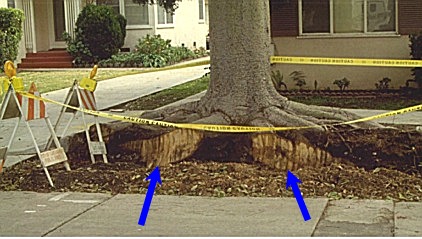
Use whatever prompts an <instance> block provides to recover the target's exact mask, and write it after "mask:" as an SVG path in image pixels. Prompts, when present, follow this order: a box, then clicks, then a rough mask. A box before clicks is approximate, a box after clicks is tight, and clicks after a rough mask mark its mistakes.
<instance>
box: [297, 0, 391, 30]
mask: <svg viewBox="0 0 422 239" xmlns="http://www.w3.org/2000/svg"><path fill="white" fill-rule="evenodd" d="M302 1H303V0H298V14H299V19H298V20H299V22H298V23H299V26H298V27H299V37H379V36H399V32H398V26H399V21H398V17H399V16H398V15H399V14H398V12H399V11H398V8H399V6H398V5H399V4H398V0H393V1H394V5H395V6H394V8H395V9H394V10H395V11H394V14H395V19H394V20H395V22H394V28H395V29H394V30H393V31H382V32H381V31H379V32H368V0H363V13H364V14H363V23H364V24H363V32H350V33H335V32H334V0H325V1H329V13H330V22H329V24H330V26H329V29H330V31H329V32H321V33H304V32H303V11H302V10H303V3H302Z"/></svg>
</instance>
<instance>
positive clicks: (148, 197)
mask: <svg viewBox="0 0 422 239" xmlns="http://www.w3.org/2000/svg"><path fill="white" fill-rule="evenodd" d="M148 179H150V180H151V181H150V183H149V186H148V190H147V194H146V195H145V201H144V205H143V206H142V211H141V216H140V217H139V221H138V224H139V225H141V226H145V222H146V221H147V216H148V212H149V207H150V206H151V201H152V197H153V196H154V191H155V185H156V184H157V182H158V183H159V184H160V185H162V182H161V176H160V169H159V168H158V167H156V168H155V169H154V171H152V172H151V174H150V175H148V177H147V178H146V179H145V180H148Z"/></svg>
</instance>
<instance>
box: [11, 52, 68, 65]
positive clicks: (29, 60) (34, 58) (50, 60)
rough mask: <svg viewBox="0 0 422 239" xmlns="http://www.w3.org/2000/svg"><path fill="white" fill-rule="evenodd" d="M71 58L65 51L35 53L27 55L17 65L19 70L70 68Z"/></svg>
mask: <svg viewBox="0 0 422 239" xmlns="http://www.w3.org/2000/svg"><path fill="white" fill-rule="evenodd" d="M72 61H73V57H72V56H70V54H69V53H68V52H67V51H66V50H62V49H57V50H50V51H44V52H37V53H27V54H26V58H23V59H22V62H21V63H20V64H18V68H19V69H29V68H72V67H73V65H72Z"/></svg>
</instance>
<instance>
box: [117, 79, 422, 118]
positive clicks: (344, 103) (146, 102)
mask: <svg viewBox="0 0 422 239" xmlns="http://www.w3.org/2000/svg"><path fill="white" fill-rule="evenodd" d="M209 80H210V79H209V77H202V78H200V79H197V80H194V81H191V82H187V83H184V84H182V85H178V86H175V87H172V88H170V89H166V90H162V91H159V92H157V93H154V94H151V95H147V96H144V97H141V98H139V99H136V100H134V101H131V102H129V103H127V104H125V105H124V108H126V109H127V110H153V109H156V108H159V107H161V106H164V105H167V104H170V103H173V102H175V101H178V100H181V99H184V98H186V97H188V96H191V95H194V94H197V93H200V92H202V91H204V90H206V89H207V88H208V85H209ZM289 99H290V100H293V101H296V102H301V103H304V104H308V105H323V106H332V107H340V108H352V109H353V108H355V109H378V110H397V109H401V108H405V107H409V106H414V105H419V104H422V97H419V98H397V97H375V98H358V97H355V98H332V97H325V96H306V97H301V96H291V97H289ZM118 107H122V105H120V106H118Z"/></svg>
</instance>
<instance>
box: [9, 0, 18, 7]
mask: <svg viewBox="0 0 422 239" xmlns="http://www.w3.org/2000/svg"><path fill="white" fill-rule="evenodd" d="M11 5H13V6H11ZM7 8H16V1H15V0H12V1H10V0H7Z"/></svg>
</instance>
